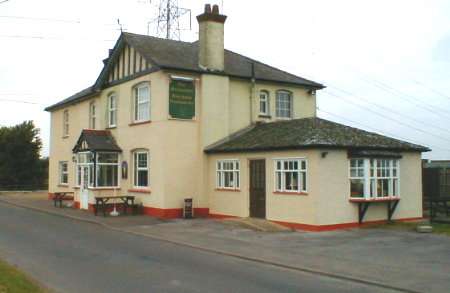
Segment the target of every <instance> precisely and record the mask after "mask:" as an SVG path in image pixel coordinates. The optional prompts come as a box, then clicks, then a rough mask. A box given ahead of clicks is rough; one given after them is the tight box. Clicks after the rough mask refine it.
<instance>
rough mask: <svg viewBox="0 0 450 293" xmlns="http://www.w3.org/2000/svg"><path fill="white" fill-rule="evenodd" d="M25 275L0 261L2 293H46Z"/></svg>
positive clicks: (0, 288) (0, 291)
mask: <svg viewBox="0 0 450 293" xmlns="http://www.w3.org/2000/svg"><path fill="white" fill-rule="evenodd" d="M44 292H47V291H46V290H44V289H42V288H41V287H40V286H39V285H37V284H36V283H35V282H34V281H32V280H31V279H30V278H28V277H27V276H26V275H25V274H24V273H22V272H20V271H19V270H17V269H16V268H14V267H12V266H10V265H8V264H7V263H5V262H3V261H1V260H0V293H44Z"/></svg>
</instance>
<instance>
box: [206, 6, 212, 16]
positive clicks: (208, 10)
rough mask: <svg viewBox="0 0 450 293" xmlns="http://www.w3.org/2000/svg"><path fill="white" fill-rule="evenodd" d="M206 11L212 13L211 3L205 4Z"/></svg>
mask: <svg viewBox="0 0 450 293" xmlns="http://www.w3.org/2000/svg"><path fill="white" fill-rule="evenodd" d="M205 13H206V14H211V4H205Z"/></svg>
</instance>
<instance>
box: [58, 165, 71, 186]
mask: <svg viewBox="0 0 450 293" xmlns="http://www.w3.org/2000/svg"><path fill="white" fill-rule="evenodd" d="M59 184H62V185H67V184H69V167H68V162H67V161H61V162H59Z"/></svg>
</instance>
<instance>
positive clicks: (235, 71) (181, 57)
mask: <svg viewBox="0 0 450 293" xmlns="http://www.w3.org/2000/svg"><path fill="white" fill-rule="evenodd" d="M124 43H127V44H129V45H130V46H131V47H134V48H135V50H137V51H138V52H139V54H141V55H142V56H143V57H144V58H145V59H146V60H147V61H148V62H150V63H151V64H152V66H153V68H159V69H167V70H180V71H189V72H197V73H204V72H207V71H206V70H205V69H204V68H200V67H199V66H198V42H193V43H189V42H182V41H175V40H169V39H161V38H156V37H151V36H146V35H138V34H132V33H122V35H121V36H120V38H119V39H118V41H117V43H116V45H115V46H114V50H113V55H114V54H117V51H120V50H121V49H122V48H123V44H124ZM112 57H113V56H112V55H111V56H110V58H108V59H106V64H105V66H104V68H103V70H102V72H101V73H100V75H99V78H98V79H97V81H96V82H95V84H94V85H93V86H91V87H88V88H86V89H84V90H82V91H81V92H79V93H76V94H75V95H72V96H70V97H68V98H66V99H64V100H62V101H60V102H58V103H56V104H54V105H51V106H49V107H47V108H46V109H45V110H46V111H52V110H54V109H57V108H59V107H62V106H64V105H68V104H71V103H74V102H78V101H81V100H82V99H84V98H88V97H90V96H91V95H93V94H95V92H96V89H98V88H101V87H102V86H103V83H104V81H105V79H106V76H107V72H108V70H109V69H110V68H111V67H112V66H111V65H112V64H111V63H113V62H115V58H112ZM252 64H253V68H254V69H253V70H254V77H255V79H256V80H260V81H269V82H278V83H286V84H292V85H300V86H305V87H311V88H316V89H321V88H324V86H323V85H322V84H320V83H317V82H314V81H311V80H308V79H305V78H302V77H299V76H296V75H293V74H291V73H288V72H286V71H283V70H280V69H278V68H275V67H272V66H269V65H267V64H264V63H262V62H259V61H256V60H253V59H251V58H248V57H245V56H243V55H240V54H237V53H234V52H232V51H229V50H225V70H224V72H216V74H224V75H228V76H231V77H237V78H246V79H250V78H252Z"/></svg>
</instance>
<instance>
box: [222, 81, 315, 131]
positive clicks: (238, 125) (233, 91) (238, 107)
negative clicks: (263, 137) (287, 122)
mask: <svg viewBox="0 0 450 293" xmlns="http://www.w3.org/2000/svg"><path fill="white" fill-rule="evenodd" d="M263 90H264V91H267V92H268V93H269V115H270V118H267V117H259V115H260V113H259V93H260V92H261V91H263ZM278 90H287V91H290V92H291V93H292V96H293V113H292V114H293V118H294V119H298V118H307V117H315V116H316V97H315V95H311V94H309V93H308V90H307V89H305V88H302V87H294V86H287V85H282V84H274V83H267V82H259V81H256V83H255V88H254V90H253V91H252V84H251V82H249V81H245V80H239V79H231V82H230V90H229V91H230V95H229V96H230V112H229V113H230V114H229V118H228V119H229V128H230V133H233V132H236V131H239V130H240V129H242V128H244V127H246V126H248V125H250V123H251V122H255V121H264V122H273V121H277V120H279V119H278V118H277V117H276V115H275V97H276V92H277V91H278ZM250 113H251V114H250Z"/></svg>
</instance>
